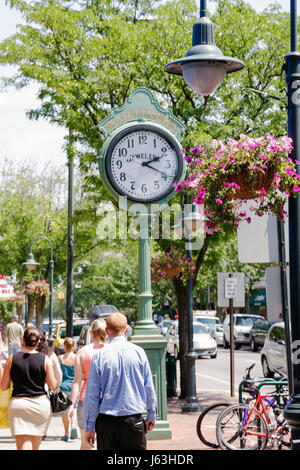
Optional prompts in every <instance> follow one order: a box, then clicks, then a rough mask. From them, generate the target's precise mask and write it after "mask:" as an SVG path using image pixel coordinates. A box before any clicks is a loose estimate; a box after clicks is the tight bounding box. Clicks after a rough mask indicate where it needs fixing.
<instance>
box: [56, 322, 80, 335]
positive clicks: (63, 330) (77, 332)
mask: <svg viewBox="0 0 300 470" xmlns="http://www.w3.org/2000/svg"><path fill="white" fill-rule="evenodd" d="M82 326H83V325H81V324H80V325H73V336H80V333H81V330H82ZM60 337H61V338H65V337H66V327H65V326H63V327H62V328H61V329H60Z"/></svg>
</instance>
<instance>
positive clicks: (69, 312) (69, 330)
mask: <svg viewBox="0 0 300 470" xmlns="http://www.w3.org/2000/svg"><path fill="white" fill-rule="evenodd" d="M72 138H73V133H72V131H71V130H70V131H69V144H68V163H67V166H68V248H67V286H66V287H67V289H66V336H68V337H69V338H72V337H73V314H74V225H73V217H74V204H73V197H74V150H73V141H72Z"/></svg>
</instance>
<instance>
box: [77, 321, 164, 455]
mask: <svg viewBox="0 0 300 470" xmlns="http://www.w3.org/2000/svg"><path fill="white" fill-rule="evenodd" d="M106 326H107V328H106V333H107V336H108V338H109V340H110V342H109V343H108V344H107V345H106V346H104V348H102V349H101V350H100V351H98V352H97V353H96V354H95V355H94V357H93V360H92V364H91V368H90V371H89V378H88V382H87V388H86V394H85V400H84V418H85V430H86V433H85V434H86V441H87V443H88V444H89V445H91V446H94V443H95V432H96V434H97V449H100V450H133V449H134V450H144V449H146V432H148V431H151V429H153V428H154V426H155V420H156V414H157V404H156V396H155V390H154V386H153V381H152V374H151V369H150V366H149V362H148V359H147V356H146V353H145V351H144V350H143V349H142V348H141V347H139V346H137V345H136V344H134V343H131V342H130V341H126V339H125V333H126V329H127V319H126V317H125V315H122V314H121V313H113V314H112V315H110V316H109V317H108V318H107V319H106ZM144 411H147V417H146V421H144V420H143V418H142V413H143V412H144Z"/></svg>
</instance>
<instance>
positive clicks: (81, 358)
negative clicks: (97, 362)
mask: <svg viewBox="0 0 300 470" xmlns="http://www.w3.org/2000/svg"><path fill="white" fill-rule="evenodd" d="M105 329H106V322H105V320H102V319H98V320H94V321H93V322H92V324H91V329H90V336H91V343H90V344H87V345H86V346H83V348H81V349H80V350H79V352H78V353H77V355H76V359H75V377H74V382H73V385H72V391H71V400H72V405H71V406H70V407H69V408H68V410H69V416H70V417H73V415H74V403H75V402H76V400H77V397H78V394H79V392H80V394H79V401H78V408H77V423H78V427H79V429H80V434H81V447H80V450H89V449H90V448H91V447H90V446H88V445H87V443H86V440H85V429H84V412H83V410H84V397H85V390H86V384H87V379H88V375H89V370H90V367H91V363H92V359H93V356H94V354H95V353H96V352H97V351H99V350H100V349H101V348H103V346H104V345H105V341H106V331H105Z"/></svg>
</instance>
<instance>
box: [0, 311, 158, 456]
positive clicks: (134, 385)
mask: <svg viewBox="0 0 300 470" xmlns="http://www.w3.org/2000/svg"><path fill="white" fill-rule="evenodd" d="M9 325H12V328H11V327H10V326H9ZM9 325H7V328H6V332H5V334H6V336H5V337H4V340H6V339H7V341H8V338H9V337H10V338H11V339H10V343H8V344H9V346H10V349H9V355H8V358H7V360H6V363H5V366H4V368H2V366H1V363H0V382H1V390H2V391H6V390H9V389H11V399H10V402H9V407H8V423H9V428H10V431H11V434H12V436H13V437H14V439H15V442H16V448H17V449H18V450H37V449H38V448H39V446H40V444H41V441H42V439H43V438H45V437H46V435H47V430H48V427H49V424H50V421H51V417H52V411H51V405H50V400H49V395H48V391H54V390H57V389H60V390H62V391H64V393H65V394H67V395H68V396H69V398H70V400H71V402H72V404H71V405H70V406H69V408H67V409H66V410H65V411H64V412H63V413H62V422H63V427H64V435H63V436H62V438H61V440H62V441H65V442H67V441H68V440H69V438H71V439H76V438H77V428H76V426H75V423H76V422H77V425H78V427H79V430H80V437H81V444H80V449H81V450H89V449H93V448H95V447H96V448H97V449H98V450H100V449H101V450H139V449H146V433H147V432H148V431H150V430H151V429H153V427H154V426H155V419H156V414H157V404H156V397H155V391H154V386H153V381H152V374H151V370H150V366H149V362H148V359H147V356H146V354H145V352H144V350H143V349H142V348H141V347H139V346H137V345H135V344H134V343H133V342H130V341H127V339H126V333H127V328H128V326H127V319H126V317H125V316H124V315H123V314H121V313H114V314H111V315H109V316H108V317H107V318H106V320H94V321H93V322H92V324H91V330H90V336H91V343H90V344H88V345H86V346H84V347H82V348H81V349H79V351H78V352H76V353H74V340H73V339H72V338H65V340H64V354H62V355H61V356H59V357H57V355H56V354H55V353H54V352H53V351H52V349H51V348H49V346H48V343H47V340H46V337H45V335H41V334H40V332H39V331H38V330H37V329H36V328H34V327H33V326H27V328H26V329H25V331H23V328H22V327H21V325H19V323H18V322H17V318H14V319H13V321H12V322H11V324H9ZM19 327H20V328H19ZM21 328H22V330H21ZM2 351H3V350H2ZM0 352H1V351H0ZM2 359H5V357H4V356H2ZM144 411H146V412H147V417H146V420H144V419H143V416H142V413H143V412H144Z"/></svg>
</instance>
